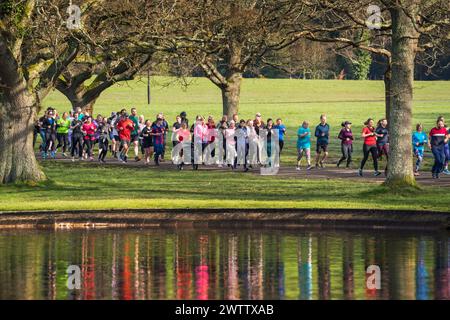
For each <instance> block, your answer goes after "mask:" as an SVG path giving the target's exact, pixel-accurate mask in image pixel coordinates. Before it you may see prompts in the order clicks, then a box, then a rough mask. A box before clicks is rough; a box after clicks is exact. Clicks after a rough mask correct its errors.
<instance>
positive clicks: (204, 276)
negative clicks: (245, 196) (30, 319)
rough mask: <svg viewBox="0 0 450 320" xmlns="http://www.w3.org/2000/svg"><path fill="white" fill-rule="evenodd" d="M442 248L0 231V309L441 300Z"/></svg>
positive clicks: (247, 234)
mask: <svg viewBox="0 0 450 320" xmlns="http://www.w3.org/2000/svg"><path fill="white" fill-rule="evenodd" d="M449 244H450V235H449V234H448V233H445V232H444V233H439V232H435V233H424V234H421V233H420V232H419V233H404V232H353V231H320V230H314V231H308V230H295V231H293V230H289V231H287V230H273V229H270V230H269V229H262V230H254V229H252V230H249V229H243V230H236V229H234V230H222V229H219V230H217V229H201V230H198V229H155V230H102V231H0V299H449V298H450V259H449ZM70 265H77V266H79V267H80V269H81V288H80V289H79V290H69V289H68V287H67V278H68V275H67V268H68V266H70ZM369 265H378V266H379V267H380V269H381V289H380V290H375V289H371V290H369V289H367V286H366V268H367V266H369Z"/></svg>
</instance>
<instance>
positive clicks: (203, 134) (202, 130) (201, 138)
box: [192, 116, 208, 170]
mask: <svg viewBox="0 0 450 320" xmlns="http://www.w3.org/2000/svg"><path fill="white" fill-rule="evenodd" d="M193 140H194V162H193V163H192V165H193V168H194V170H197V169H198V164H199V163H202V162H203V150H205V148H206V145H207V144H208V127H207V126H206V124H205V119H204V118H203V117H202V116H197V119H196V122H195V125H194V136H193Z"/></svg>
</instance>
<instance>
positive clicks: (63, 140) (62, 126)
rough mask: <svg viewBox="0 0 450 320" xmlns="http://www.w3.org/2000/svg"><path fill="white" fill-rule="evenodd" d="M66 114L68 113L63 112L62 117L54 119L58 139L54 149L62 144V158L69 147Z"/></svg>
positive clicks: (68, 121) (68, 122)
mask: <svg viewBox="0 0 450 320" xmlns="http://www.w3.org/2000/svg"><path fill="white" fill-rule="evenodd" d="M68 116H69V114H68V113H67V112H64V113H63V115H62V117H61V118H59V119H58V120H57V121H56V137H57V139H58V145H57V146H56V149H58V148H60V147H61V146H62V156H63V157H64V158H65V157H66V150H67V148H68V147H69V128H70V120H69V119H68Z"/></svg>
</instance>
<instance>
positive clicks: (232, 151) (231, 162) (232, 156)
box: [225, 120, 236, 170]
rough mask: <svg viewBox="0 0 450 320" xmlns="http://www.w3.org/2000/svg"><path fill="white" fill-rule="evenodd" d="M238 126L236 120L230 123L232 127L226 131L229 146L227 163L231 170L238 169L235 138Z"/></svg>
mask: <svg viewBox="0 0 450 320" xmlns="http://www.w3.org/2000/svg"><path fill="white" fill-rule="evenodd" d="M235 131H236V124H235V123H234V120H231V121H230V126H229V127H228V129H226V130H225V141H226V144H227V151H226V163H227V165H228V166H231V169H233V170H234V169H236V140H235V139H234V138H235Z"/></svg>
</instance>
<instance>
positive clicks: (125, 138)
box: [117, 112, 134, 163]
mask: <svg viewBox="0 0 450 320" xmlns="http://www.w3.org/2000/svg"><path fill="white" fill-rule="evenodd" d="M133 130H134V122H133V121H131V120H130V119H129V118H128V114H127V113H126V112H124V113H123V114H122V116H121V118H120V120H119V122H118V123H117V131H118V132H119V139H120V146H121V148H122V151H121V152H120V155H119V160H120V161H122V162H124V163H125V162H127V160H128V148H129V146H130V141H131V132H133Z"/></svg>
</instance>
